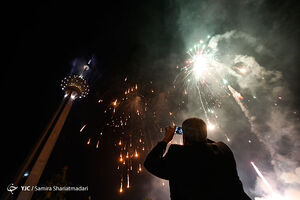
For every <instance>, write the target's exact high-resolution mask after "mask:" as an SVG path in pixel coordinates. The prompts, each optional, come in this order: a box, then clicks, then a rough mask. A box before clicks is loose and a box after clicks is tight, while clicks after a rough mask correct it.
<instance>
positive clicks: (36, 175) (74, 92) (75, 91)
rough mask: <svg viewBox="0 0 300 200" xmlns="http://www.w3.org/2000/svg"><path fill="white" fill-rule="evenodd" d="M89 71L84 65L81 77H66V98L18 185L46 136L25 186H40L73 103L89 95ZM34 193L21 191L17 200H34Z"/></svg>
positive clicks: (27, 162)
mask: <svg viewBox="0 0 300 200" xmlns="http://www.w3.org/2000/svg"><path fill="white" fill-rule="evenodd" d="M89 63H90V62H89ZM89 63H88V64H89ZM88 70H89V66H88V65H84V66H83V67H82V70H81V73H80V75H70V76H67V77H65V78H64V79H63V80H62V81H61V88H62V90H63V91H64V93H65V95H64V98H63V100H62V102H61V104H60V106H59V107H58V109H57V111H56V112H55V114H54V115H53V117H52V119H51V121H50V122H49V124H48V125H47V127H46V128H45V130H44V132H43V134H42V136H41V138H40V140H39V141H38V142H37V144H36V146H35V148H34V149H33V151H32V152H31V154H30V155H29V157H28V159H27V160H26V162H25V164H24V166H23V168H22V170H21V171H20V173H19V175H18V177H17V178H16V181H15V183H16V184H18V183H19V182H20V179H21V178H22V176H23V174H24V172H25V171H26V170H28V167H29V165H30V163H31V161H32V160H33V157H34V155H35V154H36V153H37V151H38V149H40V148H39V147H40V145H41V144H42V143H43V141H44V139H45V138H46V136H47V135H49V137H48V138H47V141H46V142H45V144H44V146H43V147H42V149H41V151H40V154H39V156H38V158H37V159H36V161H35V163H34V165H33V167H32V169H31V170H30V173H29V176H28V178H27V179H26V181H25V184H24V186H30V188H31V187H32V186H36V185H37V184H38V182H39V180H40V177H41V175H42V173H43V171H44V168H45V166H46V164H47V162H48V159H49V157H50V154H51V152H52V150H53V148H54V146H55V143H56V141H57V139H58V137H59V134H60V132H61V130H62V128H63V125H64V123H65V121H66V119H67V116H68V114H69V112H70V110H71V107H72V104H73V102H74V101H75V100H76V99H77V98H83V97H85V96H86V95H87V94H88V93H89V85H88V83H87V81H86V80H85V79H84V73H85V72H86V71H88ZM33 192H34V190H29V191H21V192H20V193H19V196H18V198H17V200H30V199H31V198H32V195H33Z"/></svg>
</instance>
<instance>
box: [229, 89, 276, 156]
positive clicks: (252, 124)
mask: <svg viewBox="0 0 300 200" xmlns="http://www.w3.org/2000/svg"><path fill="white" fill-rule="evenodd" d="M228 89H229V91H230V92H231V94H232V96H233V98H234V99H235V101H236V103H237V104H238V105H239V106H240V108H241V110H242V111H243V113H244V115H245V116H246V118H247V119H248V122H249V124H250V128H251V132H252V133H254V134H255V135H256V137H257V138H258V140H259V141H260V142H262V143H263V144H264V145H265V147H267V149H268V150H269V152H270V153H271V155H272V156H274V155H275V150H274V148H272V147H271V146H270V144H269V143H268V142H267V141H266V140H264V139H262V137H261V135H260V132H259V131H258V130H257V128H256V126H255V122H254V120H255V117H254V116H251V114H250V112H249V110H248V109H247V108H246V106H245V105H244V104H243V102H242V101H241V99H243V98H242V96H241V94H240V93H238V92H237V91H236V90H235V89H233V88H232V87H231V86H230V85H228Z"/></svg>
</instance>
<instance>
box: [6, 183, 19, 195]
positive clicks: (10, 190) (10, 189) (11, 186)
mask: <svg viewBox="0 0 300 200" xmlns="http://www.w3.org/2000/svg"><path fill="white" fill-rule="evenodd" d="M16 189H18V186H14V184H13V183H11V184H9V185H8V186H7V191H8V192H11V194H14V193H13V191H15V190H16Z"/></svg>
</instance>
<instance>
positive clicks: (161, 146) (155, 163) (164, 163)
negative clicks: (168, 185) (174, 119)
mask: <svg viewBox="0 0 300 200" xmlns="http://www.w3.org/2000/svg"><path fill="white" fill-rule="evenodd" d="M174 132H175V127H171V126H169V127H166V132H165V136H164V138H163V140H162V141H161V142H159V143H158V144H157V145H156V146H155V147H154V148H153V149H152V151H151V152H150V153H149V154H148V156H147V158H146V160H145V162H144V166H145V168H146V169H147V170H148V171H149V172H150V173H152V174H153V175H155V176H158V177H160V178H163V179H169V170H168V164H169V163H168V160H167V159H166V158H164V157H163V155H164V153H165V150H166V147H167V144H168V143H169V142H170V141H171V140H172V139H173V136H174Z"/></svg>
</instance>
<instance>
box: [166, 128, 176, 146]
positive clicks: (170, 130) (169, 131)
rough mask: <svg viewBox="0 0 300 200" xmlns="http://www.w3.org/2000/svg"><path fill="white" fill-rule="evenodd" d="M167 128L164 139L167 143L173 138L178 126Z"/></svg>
mask: <svg viewBox="0 0 300 200" xmlns="http://www.w3.org/2000/svg"><path fill="white" fill-rule="evenodd" d="M165 129H166V132H165V137H164V139H163V141H164V142H166V143H169V142H170V141H171V140H172V139H173V136H174V133H175V129H176V127H175V126H167V127H166V128H165Z"/></svg>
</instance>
